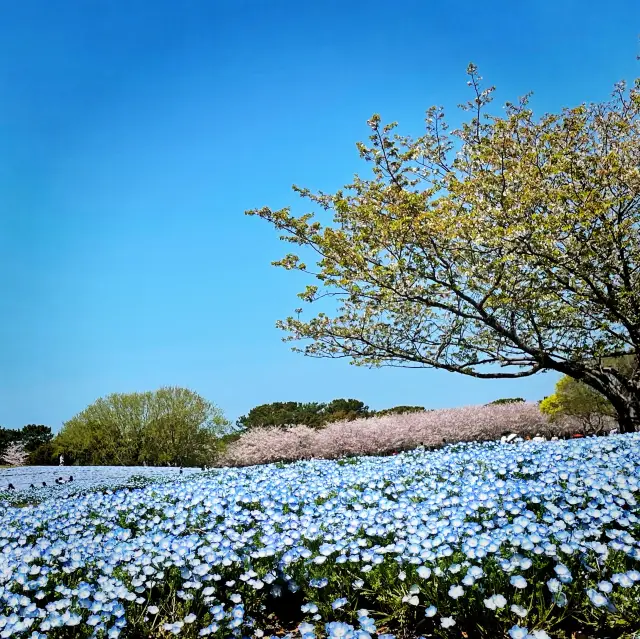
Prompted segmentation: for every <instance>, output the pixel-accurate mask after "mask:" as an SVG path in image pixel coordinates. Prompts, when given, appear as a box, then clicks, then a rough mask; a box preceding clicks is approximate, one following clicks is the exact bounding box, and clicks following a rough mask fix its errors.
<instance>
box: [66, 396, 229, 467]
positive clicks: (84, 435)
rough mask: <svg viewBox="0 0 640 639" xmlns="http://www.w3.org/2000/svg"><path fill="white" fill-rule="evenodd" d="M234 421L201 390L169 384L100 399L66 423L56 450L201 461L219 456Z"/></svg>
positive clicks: (156, 461) (77, 456)
mask: <svg viewBox="0 0 640 639" xmlns="http://www.w3.org/2000/svg"><path fill="white" fill-rule="evenodd" d="M229 426H230V423H229V422H228V421H227V420H226V419H225V417H224V415H223V414H222V411H221V410H220V409H219V408H217V407H216V406H215V405H213V404H211V403H210V402H208V401H207V400H205V399H203V398H202V397H200V395H198V394H197V393H195V392H193V391H191V390H188V389H186V388H178V387H165V388H161V389H160V390H157V391H155V392H146V393H129V394H113V395H109V396H108V397H105V398H102V399H99V400H97V401H96V402H95V403H93V404H91V406H89V407H88V408H86V409H85V410H84V411H82V412H81V413H79V414H78V415H76V416H75V417H74V418H73V419H71V420H69V421H68V422H66V423H65V424H64V426H63V427H62V430H61V431H60V433H59V434H58V436H57V437H56V438H55V439H54V440H53V449H54V452H55V454H56V455H58V454H64V455H65V457H66V456H67V455H70V456H71V457H72V458H73V459H74V460H75V462H77V463H80V464H98V465H99V464H116V465H141V464H142V463H143V462H146V463H148V464H151V465H164V464H166V463H167V462H168V463H171V464H181V465H185V466H199V465H202V464H208V463H211V462H212V461H213V460H214V459H215V458H216V456H217V455H218V454H219V452H220V449H221V447H222V446H223V442H222V441H221V439H220V438H221V437H222V436H223V435H225V434H228V432H229Z"/></svg>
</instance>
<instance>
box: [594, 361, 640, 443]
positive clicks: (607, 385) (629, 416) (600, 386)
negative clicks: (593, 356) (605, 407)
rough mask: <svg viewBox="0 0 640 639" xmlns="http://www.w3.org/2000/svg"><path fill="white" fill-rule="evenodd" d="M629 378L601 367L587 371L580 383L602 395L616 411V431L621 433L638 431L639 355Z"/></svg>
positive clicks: (639, 425)
mask: <svg viewBox="0 0 640 639" xmlns="http://www.w3.org/2000/svg"><path fill="white" fill-rule="evenodd" d="M636 357H637V358H638V359H636V362H635V366H634V367H633V369H632V371H631V375H630V377H627V376H625V375H621V374H620V373H619V372H618V371H616V370H614V369H612V368H609V367H603V368H601V369H600V370H593V369H592V370H588V371H585V372H586V374H584V375H583V376H582V381H583V382H584V383H585V384H587V385H588V386H591V387H592V388H595V389H596V390H597V391H599V392H600V393H602V394H603V395H604V396H605V397H606V398H607V399H608V400H609V401H610V402H611V404H612V406H613V408H614V410H615V411H616V417H617V420H618V429H619V431H620V432H621V433H634V432H636V431H640V355H638V356H636Z"/></svg>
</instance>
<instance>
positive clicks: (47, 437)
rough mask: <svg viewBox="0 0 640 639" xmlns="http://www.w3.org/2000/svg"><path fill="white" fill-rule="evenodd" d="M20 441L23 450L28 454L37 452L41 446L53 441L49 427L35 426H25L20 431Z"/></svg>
mask: <svg viewBox="0 0 640 639" xmlns="http://www.w3.org/2000/svg"><path fill="white" fill-rule="evenodd" d="M20 433H21V434H20V441H22V443H23V444H24V449H25V450H26V451H27V452H28V453H32V452H34V451H35V450H37V449H38V448H39V447H40V446H42V445H43V444H47V443H48V442H50V441H51V440H52V439H53V433H52V432H51V427H50V426H43V425H41V424H40V425H37V424H27V425H26V426H23V428H22V431H20Z"/></svg>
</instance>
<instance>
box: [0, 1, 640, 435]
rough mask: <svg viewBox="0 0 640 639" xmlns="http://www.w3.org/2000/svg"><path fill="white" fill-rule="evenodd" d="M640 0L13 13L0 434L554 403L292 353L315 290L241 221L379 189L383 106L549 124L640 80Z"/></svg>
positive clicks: (6, 35) (0, 147)
mask: <svg viewBox="0 0 640 639" xmlns="http://www.w3.org/2000/svg"><path fill="white" fill-rule="evenodd" d="M639 25H640V4H639V3H638V2H637V0H620V1H619V2H617V3H615V5H611V6H610V7H609V8H608V9H607V11H606V12H605V11H604V9H603V8H601V5H600V4H599V3H597V2H586V3H585V2H579V1H565V0H560V1H558V0H555V1H554V2H547V1H544V0H543V1H540V2H535V3H514V2H490V3H477V2H466V1H459V2H456V3H447V2H439V3H434V2H427V1H426V0H422V1H420V2H417V1H416V2H399V3H390V2H378V1H374V0H371V1H369V2H333V1H327V2H317V3H311V2H309V3H303V2H278V1H274V2H267V1H264V2H258V1H257V0H254V1H252V2H243V1H240V0H234V1H226V0H225V1H221V0H218V1H215V0H206V1H201V2H195V1H187V0H185V2H174V1H166V0H153V2H151V1H146V0H137V1H135V2H123V1H121V0H115V1H114V0H100V1H98V0H93V1H86V0H65V2H56V3H51V2H45V1H44V0H31V1H25V2H22V1H18V0H14V1H8V2H5V3H4V4H3V11H2V19H1V20H0V202H1V205H0V292H1V295H0V425H3V426H5V427H13V428H19V427H21V426H23V425H24V424H26V423H33V422H35V423H44V424H48V425H50V426H52V427H53V428H54V429H57V428H59V426H60V425H61V424H62V422H64V421H65V420H66V419H69V418H70V417H72V416H73V415H74V414H76V413H77V412H79V411H80V410H82V409H83V408H84V407H85V406H87V405H88V404H89V403H91V402H93V401H94V400H95V399H97V398H98V397H100V396H103V395H106V394H108V393H112V392H131V391H142V390H152V389H155V388H158V387H160V386H163V385H181V386H186V387H189V388H192V389H193V390H196V391H198V392H199V393H201V394H202V395H203V396H205V397H206V398H208V399H210V400H212V401H214V402H215V403H217V404H218V405H219V406H220V407H221V408H223V409H224V411H225V412H226V414H227V415H228V416H229V417H231V418H233V419H235V418H236V417H238V416H239V415H241V414H243V413H246V412H247V411H248V410H249V409H250V408H251V407H252V406H255V405H257V404H260V403H264V402H271V401H285V400H298V401H326V400H330V399H333V398H336V397H355V398H358V399H362V400H363V401H365V402H366V403H368V404H369V405H370V406H371V407H373V408H383V407H387V406H392V405H396V404H420V405H424V406H427V407H431V408H437V407H444V406H458V405H464V404H475V403H481V402H486V401H490V400H492V399H495V398H497V397H504V396H514V395H518V396H522V397H525V398H527V399H532V400H534V399H540V398H541V397H543V396H544V395H546V394H549V393H550V392H552V389H553V385H554V383H555V380H556V376H555V375H553V374H544V375H539V376H536V377H533V378H529V379H524V380H514V381H479V380H474V379H471V378H466V377H462V376H457V375H454V374H450V373H446V372H443V371H434V370H403V369H373V370H371V369H366V368H359V367H354V366H350V365H348V363H347V362H346V361H342V360H337V361H329V360H315V359H307V358H304V357H303V356H302V355H298V354H295V353H292V352H290V350H289V345H288V344H284V343H282V342H281V337H282V334H281V333H280V331H278V330H277V329H276V328H275V327H274V323H275V321H276V320H277V319H278V318H282V317H285V316H287V315H288V314H289V313H290V312H291V311H292V309H294V308H295V307H297V306H298V305H299V300H298V299H297V298H296V297H295V294H296V293H297V292H298V291H299V290H301V288H302V287H303V282H304V279H303V278H301V277H300V276H298V275H297V274H291V273H287V272H283V271H280V270H278V269H275V268H274V267H272V266H270V262H271V261H272V260H274V259H277V258H279V257H280V256H281V255H282V254H283V253H284V252H285V249H286V248H287V247H286V246H284V245H282V244H281V243H280V242H279V241H278V239H277V234H276V233H275V232H274V231H273V229H272V228H271V227H269V225H268V224H267V223H265V222H263V221H262V220H259V219H255V218H249V217H246V216H245V215H244V214H243V212H244V211H245V210H246V209H250V208H254V207H258V206H263V205H269V206H271V207H273V208H276V207H281V206H285V205H289V204H291V205H293V206H294V210H296V211H298V210H300V211H301V212H302V211H303V209H301V208H300V207H301V205H302V206H303V204H302V203H300V202H298V201H297V200H296V198H295V196H294V194H293V193H292V192H291V190H290V187H291V185H292V184H294V183H295V184H300V185H303V186H308V187H310V188H312V189H323V190H326V191H330V190H335V189H336V188H338V187H340V186H341V185H342V184H344V183H346V182H348V181H349V180H350V178H351V176H352V174H353V173H354V172H356V171H358V172H361V173H363V174H364V173H365V172H366V167H365V166H364V165H362V164H361V162H360V160H359V159H358V156H357V152H356V150H355V142H356V141H357V140H360V139H364V138H365V136H366V135H367V129H366V125H365V122H366V120H367V118H368V117H369V116H370V115H371V114H372V113H374V112H380V113H381V114H382V116H383V118H385V119H386V120H399V121H400V128H401V130H402V131H407V132H409V133H412V134H419V132H420V131H421V122H422V117H423V113H424V110H425V109H426V108H427V107H428V106H429V105H431V104H434V103H435V104H443V105H444V106H445V107H447V108H448V109H449V111H450V112H452V115H453V118H454V119H455V118H456V117H457V114H455V113H454V112H453V111H454V109H455V105H456V104H458V103H460V102H462V101H464V100H466V99H467V98H468V94H467V88H466V85H465V82H466V76H465V68H466V65H467V64H468V62H470V61H474V62H475V63H476V64H478V65H479V67H480V70H481V73H482V74H483V75H484V77H485V78H486V81H487V82H488V83H490V84H495V85H497V87H498V91H497V100H498V101H505V100H509V99H514V98H516V97H518V96H520V95H522V94H524V93H525V92H527V91H529V90H533V91H534V92H535V95H534V99H533V105H534V107H535V108H536V109H537V110H539V111H540V112H542V111H548V110H555V109H558V108H560V107H562V106H565V105H573V104H575V103H578V102H580V101H583V100H601V99H603V98H605V97H606V96H607V95H608V93H609V90H610V87H611V85H612V84H613V83H614V82H615V81H617V80H620V79H623V78H626V79H629V80H631V79H633V78H634V77H636V75H640V74H638V63H637V62H636V59H635V56H636V54H637V53H638V40H637V38H638V31H639V30H638V26H639Z"/></svg>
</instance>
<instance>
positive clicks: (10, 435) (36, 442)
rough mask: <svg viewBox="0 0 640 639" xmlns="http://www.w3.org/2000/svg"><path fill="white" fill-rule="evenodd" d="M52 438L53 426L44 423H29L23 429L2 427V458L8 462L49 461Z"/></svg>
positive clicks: (0, 454)
mask: <svg viewBox="0 0 640 639" xmlns="http://www.w3.org/2000/svg"><path fill="white" fill-rule="evenodd" d="M52 439H53V433H52V432H51V428H50V427H49V426H44V425H42V424H27V425H26V426H24V427H23V428H21V429H11V428H2V427H0V459H2V460H3V461H6V462H7V463H14V460H19V461H20V462H21V463H29V464H41V463H45V464H46V463H49V461H50V460H49V458H50V455H51V452H52V449H51V440H52ZM43 459H44V460H45V461H43Z"/></svg>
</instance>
